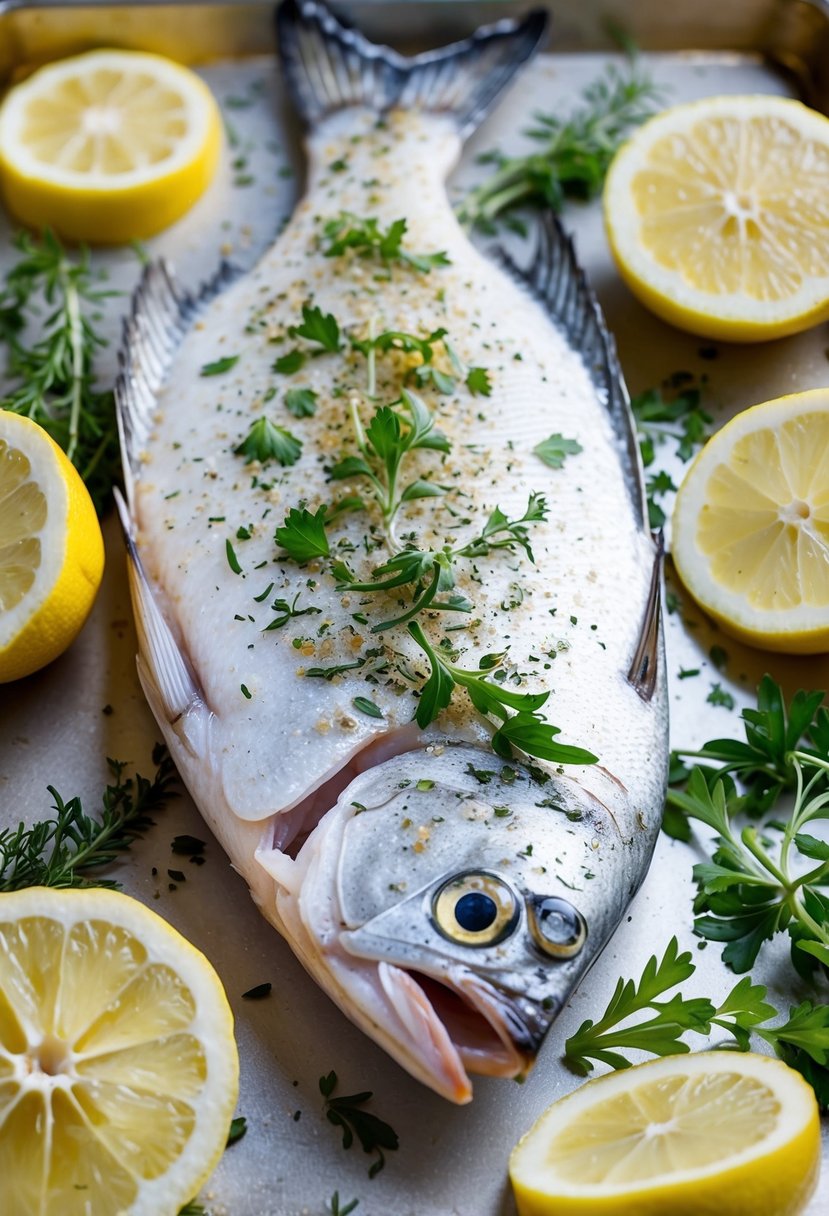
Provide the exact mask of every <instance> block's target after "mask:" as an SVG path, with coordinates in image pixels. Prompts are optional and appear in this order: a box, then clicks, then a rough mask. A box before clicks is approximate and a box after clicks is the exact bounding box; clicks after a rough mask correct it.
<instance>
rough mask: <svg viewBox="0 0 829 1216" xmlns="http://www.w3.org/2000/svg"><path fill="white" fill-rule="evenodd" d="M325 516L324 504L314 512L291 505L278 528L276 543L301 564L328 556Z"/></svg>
mask: <svg viewBox="0 0 829 1216" xmlns="http://www.w3.org/2000/svg"><path fill="white" fill-rule="evenodd" d="M325 516H326V508H325V506H324V505H323V506H321V507H319V508H318V509H317V511H316V512H315V513H314V514H312V513H311V512H310V511H308V510H307V509H306V508H304V507H303V508H302V509H299V508H297V507H291V509H290V511H289V512H288V514H287V515H286V516H285V522H284V524H283V525H282V526H281V527H280V528H277V529H276V533H275V540H276V543H277V544H278V545H279V546H281V548H283V549H284V550H285V552H286V553H287V554H288V556H289V557H290V558H292V559H293V560H294V561H295V562H299V563H300V565H303V564H304V563H305V562H310V561H312V560H313V559H314V558H315V557H328V555H329V553H330V549H329V547H328V537H327V536H326V534H325Z"/></svg>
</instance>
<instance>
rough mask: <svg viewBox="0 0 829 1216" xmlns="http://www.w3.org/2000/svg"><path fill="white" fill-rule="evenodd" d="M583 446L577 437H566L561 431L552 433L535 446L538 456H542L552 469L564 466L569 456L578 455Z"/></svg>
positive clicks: (534, 449)
mask: <svg viewBox="0 0 829 1216" xmlns="http://www.w3.org/2000/svg"><path fill="white" fill-rule="evenodd" d="M582 450H583V449H582V446H581V444H580V443H579V442H578V440H577V439H565V438H564V436H563V435H561V434H560V433H558V432H557V433H556V434H555V435H550V436H549V438H548V439H544V440H543V441H542V442H541V443H538V444H536V446H535V447H534V448H533V451H534V452H535V454H536V456H538V457H540V458H541V460H543V461H544V463H545V464H548V465H549V466H550V468H551V469H560V468H563V466H564V462H565V460H566V459H567V457H568V456H577V455H578V453H579V452H581V451H582Z"/></svg>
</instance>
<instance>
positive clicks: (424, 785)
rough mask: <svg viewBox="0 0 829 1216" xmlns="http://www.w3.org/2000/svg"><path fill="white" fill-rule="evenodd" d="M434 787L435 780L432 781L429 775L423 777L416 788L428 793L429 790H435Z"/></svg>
mask: <svg viewBox="0 0 829 1216" xmlns="http://www.w3.org/2000/svg"><path fill="white" fill-rule="evenodd" d="M434 788H435V783H434V781H431V780H430V779H429V778H428V777H421V778H420V780H419V781H418V783H417V785H416V786H415V789H416V790H420V792H421V793H426V791H427V790H433V789H434Z"/></svg>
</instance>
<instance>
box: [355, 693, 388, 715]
mask: <svg viewBox="0 0 829 1216" xmlns="http://www.w3.org/2000/svg"><path fill="white" fill-rule="evenodd" d="M351 704H352V705H353V706H354V708H355V709H359V711H360V713H363V714H368V716H369V717H370V718H382V717H383V711H382V709H380V707H379V706H378V705H375V704H374V702H373V701H369V699H368V697H355V698H354V700H353V701H352V702H351Z"/></svg>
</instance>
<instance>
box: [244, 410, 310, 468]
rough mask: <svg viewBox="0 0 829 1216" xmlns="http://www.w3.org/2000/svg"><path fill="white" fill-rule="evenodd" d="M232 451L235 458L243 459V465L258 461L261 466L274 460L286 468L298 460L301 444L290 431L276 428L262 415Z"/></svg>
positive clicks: (279, 427) (300, 453)
mask: <svg viewBox="0 0 829 1216" xmlns="http://www.w3.org/2000/svg"><path fill="white" fill-rule="evenodd" d="M234 451H235V453H236V455H237V456H244V457H245V464H250V462H251V461H252V460H258V461H259V462H260V463H261V464H267V462H268V461H269V460H276V461H278V462H279V464H281V465H283V466H288V465H292V464H296V462H297V461H298V460H299V458H300V456H301V455H302V443H301V442H300V440H299V439H297V438H296V436H295V435H292V434H291V432H290V431H286V430H285V428H284V427H281V426H277V425H276V424H275V423H273V422H271V420H270V418H268V417H267V415H265V414H263V415H262V417H261V418H257V420H256V421H255V422H254V423H253V424H252V425H251V428H250V430H249V431H248V433H247V435H246V436H245V438H244V439H243V440H242V442H241V443H240V444H239V446H238V447H237V448H234Z"/></svg>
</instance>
